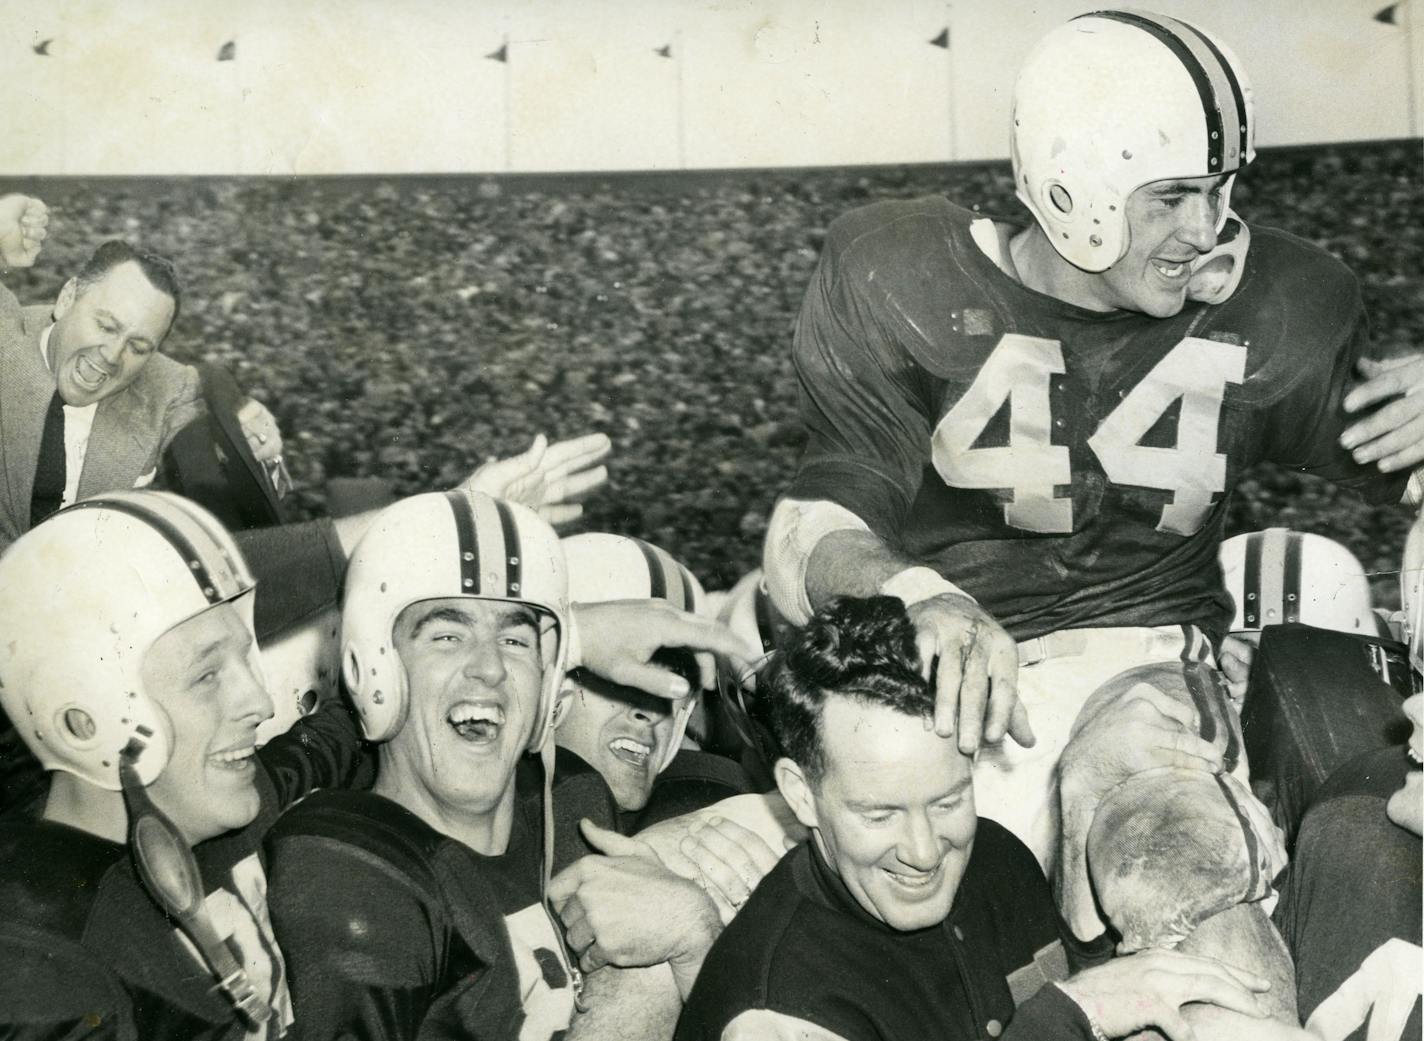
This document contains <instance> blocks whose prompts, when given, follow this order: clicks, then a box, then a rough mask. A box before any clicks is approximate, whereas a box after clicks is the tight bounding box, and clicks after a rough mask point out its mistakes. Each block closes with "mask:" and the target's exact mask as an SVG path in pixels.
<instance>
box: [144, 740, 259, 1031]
mask: <svg viewBox="0 0 1424 1041" xmlns="http://www.w3.org/2000/svg"><path fill="white" fill-rule="evenodd" d="M145 747H146V746H145V745H144V744H143V742H141V741H139V740H138V739H137V738H135V739H133V740H131V741H129V743H128V745H127V746H125V748H124V750H123V751H122V752H121V753H119V783H120V784H121V785H122V788H123V794H124V806H125V808H126V809H127V810H128V815H129V851H130V853H131V854H132V856H133V860H134V867H135V869H136V870H137V872H138V877H139V878H140V879H141V880H142V881H143V885H144V888H145V889H146V890H147V891H148V895H149V896H151V897H152V898H153V901H154V903H156V904H157V905H158V907H159V909H160V910H161V911H163V913H164V914H166V915H167V916H168V917H169V918H172V919H173V920H174V921H176V922H177V923H178V927H179V928H180V929H182V930H183V933H184V935H186V936H187V937H188V939H189V940H191V941H192V942H193V946H194V947H196V948H197V949H198V953H199V955H200V956H201V957H202V959H203V963H204V965H205V966H206V967H207V969H208V971H209V972H210V973H212V976H213V979H215V980H216V981H217V984H218V987H219V989H220V990H222V992H223V994H224V995H226V996H227V999H228V1000H229V1001H230V1002H232V1006H233V1008H234V1009H235V1010H236V1011H237V1014H238V1015H239V1016H240V1017H241V1018H242V1020H243V1022H244V1023H245V1024H246V1025H247V1026H248V1028H249V1029H253V1030H255V1029H257V1028H259V1027H261V1026H262V1024H263V1023H265V1022H267V1020H268V1019H269V1018H270V1017H271V1015H272V1009H271V1007H270V1006H269V1005H268V1004H267V1003H266V1002H265V1001H263V1000H262V999H261V998H260V997H259V996H258V994H257V992H256V990H255V988H254V987H253V986H252V981H251V980H250V979H249V978H248V975H247V970H246V969H244V968H243V967H242V965H241V964H240V963H239V962H238V960H237V958H236V957H234V956H233V952H232V949H231V948H230V947H229V946H228V944H227V941H226V940H225V939H223V938H222V937H221V936H219V935H218V933H217V929H215V928H214V927H213V922H212V919H211V918H210V917H209V916H208V910H207V905H206V904H205V903H204V896H205V890H204V888H203V880H202V876H201V875H200V874H199V872H198V862H197V860H195V859H194V857H193V851H192V849H191V848H189V846H188V843H187V842H186V841H184V839H183V835H182V833H181V832H179V830H178V826H177V825H175V824H174V823H173V821H171V820H170V819H169V818H168V816H167V815H166V814H164V812H163V811H162V810H160V809H159V808H158V807H157V806H155V805H154V804H153V800H152V799H150V798H149V797H148V792H147V791H145V790H144V786H143V782H142V781H140V780H139V776H138V768H137V763H138V760H139V757H140V756H141V755H142V754H143V750H144V748H145Z"/></svg>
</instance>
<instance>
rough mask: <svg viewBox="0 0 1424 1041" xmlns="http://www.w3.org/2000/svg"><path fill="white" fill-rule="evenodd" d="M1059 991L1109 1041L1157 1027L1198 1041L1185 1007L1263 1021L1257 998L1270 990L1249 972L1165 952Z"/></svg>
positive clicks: (1179, 1040)
mask: <svg viewBox="0 0 1424 1041" xmlns="http://www.w3.org/2000/svg"><path fill="white" fill-rule="evenodd" d="M1057 986H1058V987H1059V988H1060V989H1061V990H1062V991H1063V992H1064V993H1065V994H1067V995H1068V996H1069V997H1070V998H1072V999H1073V1001H1074V1002H1076V1003H1077V1005H1078V1007H1079V1008H1081V1009H1082V1010H1083V1011H1084V1012H1085V1013H1087V1015H1088V1018H1089V1019H1091V1020H1092V1021H1093V1022H1094V1023H1096V1024H1097V1025H1098V1027H1099V1028H1100V1029H1101V1030H1102V1032H1103V1033H1104V1034H1106V1035H1107V1036H1108V1037H1124V1036H1126V1035H1128V1034H1131V1033H1132V1032H1133V1031H1136V1030H1141V1029H1143V1028H1145V1027H1157V1028H1158V1029H1159V1030H1161V1031H1162V1032H1163V1033H1164V1034H1166V1035H1167V1036H1168V1037H1170V1038H1172V1041H1195V1038H1196V1034H1195V1033H1193V1031H1192V1028H1191V1027H1190V1026H1188V1025H1187V1021H1186V1020H1185V1019H1183V1018H1182V1012H1181V1008H1182V1006H1183V1005H1185V1004H1188V1003H1189V1002H1196V1001H1204V1002H1207V1003H1208V1004H1211V1005H1219V1006H1220V1007H1222V1008H1227V1009H1231V1010H1232V1011H1235V1012H1240V1013H1241V1014H1242V1015H1246V1016H1254V1017H1256V1018H1260V1017H1262V1016H1264V1015H1265V1013H1264V1011H1263V1010H1262V1009H1261V1007H1260V1005H1259V1004H1257V1002H1256V998H1255V996H1254V995H1255V994H1258V993H1261V992H1263V991H1266V990H1268V989H1270V983H1269V981H1267V980H1265V979H1263V978H1261V977H1260V976H1257V975H1255V974H1254V973H1250V972H1247V971H1246V970H1244V969H1231V968H1228V967H1226V966H1225V965H1222V964H1221V963H1220V962H1216V961H1212V960H1211V959H1210V958H1198V957H1195V956H1193V955H1190V954H1179V953H1177V952H1176V951H1161V950H1152V951H1143V952H1142V953H1140V954H1129V955H1127V956H1125V957H1122V958H1114V959H1113V960H1112V961H1110V962H1107V963H1106V964H1104V965H1099V966H1096V967H1095V968H1091V969H1085V970H1084V971H1082V972H1080V973H1078V975H1076V976H1073V977H1070V978H1069V979H1067V980H1064V981H1063V982H1062V983H1059V984H1058V985H1057ZM1253 992H1254V993H1253Z"/></svg>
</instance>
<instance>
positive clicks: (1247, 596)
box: [1246, 593, 1256, 600]
mask: <svg viewBox="0 0 1424 1041" xmlns="http://www.w3.org/2000/svg"><path fill="white" fill-rule="evenodd" d="M1246 599H1247V600H1255V599H1256V594H1255V593H1247V594H1246Z"/></svg>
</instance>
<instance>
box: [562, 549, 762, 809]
mask: <svg viewBox="0 0 1424 1041" xmlns="http://www.w3.org/2000/svg"><path fill="white" fill-rule="evenodd" d="M563 547H564V557H565V560H566V562H567V564H568V572H569V599H570V601H572V602H573V603H578V604H595V603H606V602H608V601H613V600H645V599H649V598H651V599H656V600H666V601H668V602H669V603H671V604H672V605H673V606H674V607H677V608H680V609H681V610H684V611H691V612H693V613H694V614H700V613H704V607H705V600H706V594H705V593H704V592H703V590H702V583H701V582H699V581H698V580H697V577H696V576H695V575H693V574H692V572H691V571H689V570H688V569H687V568H686V567H685V566H683V565H682V564H681V563H679V562H678V561H677V560H675V559H673V557H672V556H671V555H670V554H669V553H668V552H667V551H666V550H664V549H661V548H659V547H657V546H653V545H650V544H649V543H647V542H644V541H643V540H642V539H637V538H630V537H628V536H624V535H613V534H609V533H605V532H588V533H585V534H581V535H571V536H569V537H568V538H566V539H564V540H563ZM663 663H664V664H665V665H667V666H668V667H670V668H672V669H673V670H674V671H676V672H677V673H678V674H679V675H681V676H683V677H684V678H686V679H687V680H688V681H689V683H691V684H692V685H693V693H692V695H691V696H690V697H687V698H684V699H682V700H681V701H678V702H669V701H668V700H667V699H665V698H658V697H654V696H653V695H651V694H645V693H644V692H642V691H640V690H637V689H635V688H633V687H628V686H624V685H622V684H616V683H611V682H608V681H606V680H602V679H600V678H599V677H598V676H594V675H591V674H590V673H589V672H588V671H587V670H586V669H574V670H572V671H571V672H570V673H569V674H568V676H567V677H566V678H565V681H564V685H563V689H562V691H561V692H560V695H559V706H558V715H557V717H556V723H555V730H554V739H555V741H556V742H557V743H558V746H559V747H560V748H561V749H565V750H566V751H568V752H571V753H573V754H575V755H577V756H578V757H579V758H580V759H582V760H583V761H584V762H585V763H587V764H588V765H590V766H592V767H593V768H594V769H596V770H597V771H598V772H599V773H600V774H601V775H602V776H603V779H604V780H605V781H607V782H608V786H609V788H611V789H612V791H613V795H614V798H616V799H617V801H618V808H619V810H620V811H621V813H622V815H623V821H622V828H621V829H620V830H623V831H624V832H625V833H631V832H632V831H637V830H639V829H640V828H642V827H646V826H647V825H650V824H653V823H656V822H657V821H659V820H663V819H666V818H668V817H674V816H678V815H680V814H682V813H685V812H689V811H691V810H696V809H701V808H703V807H705V806H709V805H711V804H712V803H714V802H717V801H719V800H720V799H723V798H727V797H729V796H732V795H737V794H740V793H744V792H748V791H750V790H751V783H750V781H748V779H747V778H746V776H745V775H744V774H742V772H741V769H740V768H739V767H738V766H737V765H736V764H735V763H733V762H731V761H730V760H727V759H724V758H722V757H721V756H716V755H710V754H708V753H705V752H700V751H697V750H696V749H684V748H683V747H682V744H683V735H684V734H685V733H686V732H687V729H688V723H689V721H690V720H691V719H692V717H693V713H694V712H695V711H696V710H697V709H698V708H699V707H700V703H701V700H702V698H701V694H702V692H701V689H700V687H701V675H700V674H701V669H700V668H699V664H698V662H697V661H696V659H695V658H694V657H693V656H692V655H691V654H690V653H689V652H687V651H676V650H674V651H672V652H669V654H668V656H667V657H666V658H665V659H664V660H663ZM650 800H651V801H652V803H651V805H650Z"/></svg>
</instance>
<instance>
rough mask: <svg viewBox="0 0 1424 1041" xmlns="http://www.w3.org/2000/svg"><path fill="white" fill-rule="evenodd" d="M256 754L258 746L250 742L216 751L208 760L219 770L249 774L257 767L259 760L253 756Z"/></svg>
mask: <svg viewBox="0 0 1424 1041" xmlns="http://www.w3.org/2000/svg"><path fill="white" fill-rule="evenodd" d="M256 754H257V746H256V745H255V744H252V743H251V742H248V743H244V744H241V745H234V746H233V747H231V748H227V749H224V750H222V751H220V752H214V753H213V754H212V755H210V756H208V762H209V763H211V764H212V765H213V766H214V767H215V768H217V769H219V770H227V771H229V772H231V773H240V774H247V773H251V772H252V771H254V770H256V769H257V762H256V760H255V759H254V758H253V757H254V756H255V755H256Z"/></svg>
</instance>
